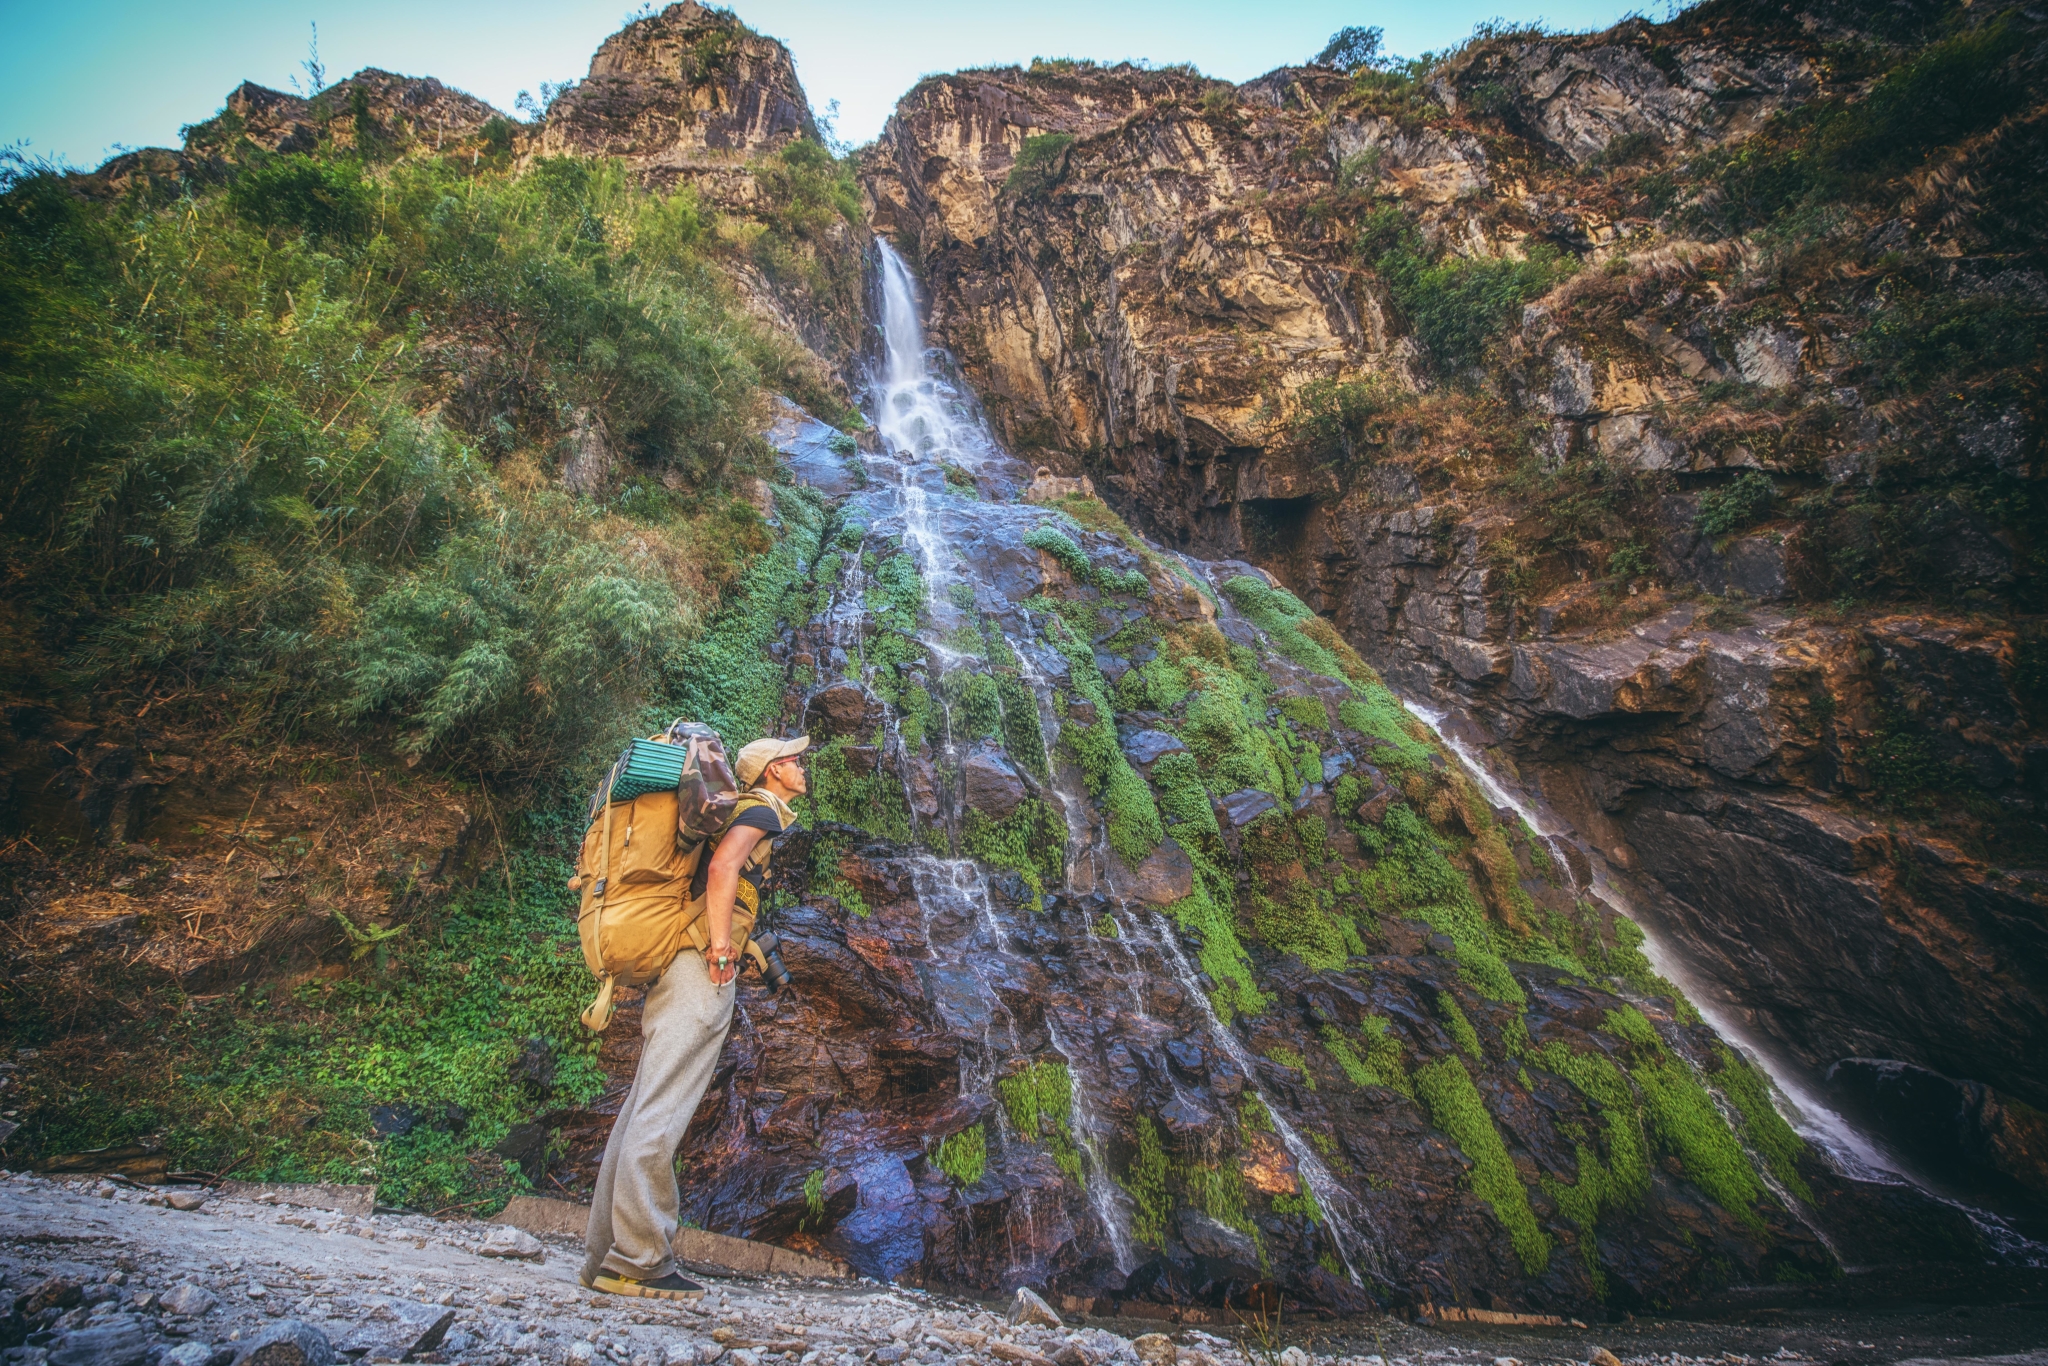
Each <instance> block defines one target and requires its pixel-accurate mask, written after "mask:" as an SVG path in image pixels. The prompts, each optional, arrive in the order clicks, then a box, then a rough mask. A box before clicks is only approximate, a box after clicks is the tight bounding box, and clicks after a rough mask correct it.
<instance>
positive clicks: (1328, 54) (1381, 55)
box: [1312, 24, 1392, 76]
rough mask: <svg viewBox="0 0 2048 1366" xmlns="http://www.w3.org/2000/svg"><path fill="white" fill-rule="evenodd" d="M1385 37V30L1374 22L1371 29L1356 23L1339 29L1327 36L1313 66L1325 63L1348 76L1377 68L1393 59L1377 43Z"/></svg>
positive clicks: (1333, 69)
mask: <svg viewBox="0 0 2048 1366" xmlns="http://www.w3.org/2000/svg"><path fill="white" fill-rule="evenodd" d="M1385 37H1386V30H1385V29H1382V28H1381V27H1380V26H1379V25H1377V24H1375V25H1373V26H1372V27H1370V28H1363V27H1360V26H1358V25H1356V24H1353V25H1349V26H1347V27H1345V28H1340V29H1338V30H1337V31H1336V32H1335V33H1333V34H1331V35H1330V41H1329V42H1327V43H1325V44H1324V45H1323V50H1322V51H1321V52H1318V53H1317V54H1316V55H1315V59H1314V61H1313V63H1312V65H1315V66H1326V67H1329V68H1330V69H1331V70H1332V71H1341V72H1343V73H1344V74H1346V75H1347V76H1348V75H1350V74H1351V73H1352V72H1354V71H1359V70H1373V71H1376V70H1379V69H1381V68H1383V67H1385V66H1387V65H1388V64H1389V63H1390V62H1391V61H1392V58H1390V57H1388V56H1387V54H1386V52H1385V51H1384V50H1383V49H1382V48H1381V46H1380V43H1381V40H1382V39H1384V38H1385Z"/></svg>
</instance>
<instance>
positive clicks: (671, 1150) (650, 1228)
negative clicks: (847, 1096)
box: [583, 949, 738, 1285]
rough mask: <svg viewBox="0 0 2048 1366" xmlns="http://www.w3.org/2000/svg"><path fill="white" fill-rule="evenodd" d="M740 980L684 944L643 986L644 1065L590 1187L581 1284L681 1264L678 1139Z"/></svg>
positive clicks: (653, 1273)
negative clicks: (714, 977)
mask: <svg viewBox="0 0 2048 1366" xmlns="http://www.w3.org/2000/svg"><path fill="white" fill-rule="evenodd" d="M737 992H738V987H737V985H736V984H735V983H733V982H728V983H726V985H724V986H722V987H717V986H713V985H712V984H711V974H710V972H709V971H708V970H707V969H706V968H705V966H704V958H703V955H702V954H699V953H698V952H697V951H696V950H695V949H684V950H683V951H682V952H681V953H679V954H677V955H676V960H675V961H674V962H673V963H670V964H669V965H668V971H667V972H664V973H663V974H662V975H661V980H660V981H659V982H656V983H655V984H654V986H653V988H652V989H651V990H650V991H648V993H647V1002H646V1005H645V1006H644V1007H643V1008H642V1011H641V1015H640V1039H641V1044H640V1066H639V1068H638V1070H636V1071H635V1072H634V1073H633V1089H632V1090H630V1091H628V1092H626V1099H625V1103H624V1104H622V1105H620V1106H619V1117H618V1119H617V1120H615V1121H614V1122H613V1123H612V1136H611V1138H610V1140H609V1141H607V1142H606V1144H605V1145H604V1162H603V1164H602V1165H601V1166H599V1167H598V1169H597V1187H596V1189H595V1190H593V1191H591V1193H590V1227H589V1230H588V1231H587V1232H586V1233H585V1234H584V1240H583V1241H584V1246H585V1248H586V1249H587V1252H588V1255H587V1256H586V1257H585V1258H584V1262H583V1284H585V1285H589V1284H590V1283H591V1282H592V1281H593V1280H595V1279H596V1278H597V1274H598V1273H599V1272H600V1271H611V1272H614V1273H616V1274H618V1275H621V1276H630V1277H631V1278H633V1279H634V1280H636V1281H647V1280H654V1279H656V1278H657V1277H660V1276H665V1275H667V1274H668V1273H669V1272H671V1271H673V1270H675V1256H674V1253H673V1252H672V1251H671V1250H670V1244H671V1243H672V1242H673V1241H674V1239H675V1236H676V1224H677V1222H678V1220H679V1219H680V1217H681V1196H680V1195H679V1193H678V1192H677V1190H676V1149H677V1148H679V1147H681V1146H682V1142H683V1135H684V1134H685V1133H687V1132H688V1131H689V1128H690V1119H691V1116H693V1115H695V1114H696V1113H697V1102H698V1101H700V1100H702V1099H703V1098H704V1088H705V1087H706V1086H708V1085H710V1084H711V1075H712V1073H713V1072H715V1071H716V1070H717V1069H718V1055H719V1053H720V1052H722V1051H723V1050H724V1048H725V1036H726V1033H727V1032H728V1031H729V1030H731V1028H732V1007H733V1000H734V998H735V996H736V995H737Z"/></svg>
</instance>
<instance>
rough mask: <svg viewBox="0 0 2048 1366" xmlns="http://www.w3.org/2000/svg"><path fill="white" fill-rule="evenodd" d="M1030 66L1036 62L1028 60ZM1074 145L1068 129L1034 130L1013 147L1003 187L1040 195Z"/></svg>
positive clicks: (1059, 173)
mask: <svg viewBox="0 0 2048 1366" xmlns="http://www.w3.org/2000/svg"><path fill="white" fill-rule="evenodd" d="M1032 66H1033V69H1034V70H1035V69H1036V67H1037V63H1035V62H1034V63H1033V64H1032ZM1073 145H1074V135H1073V134H1072V133H1034V134H1033V135H1032V136H1030V137H1028V138H1026V139H1024V144H1023V146H1021V147H1019V148H1018V149H1017V160H1016V162H1015V164H1013V165H1012V166H1011V167H1010V174H1009V177H1008V179H1006V180H1005V181H1004V182H1003V188H1004V189H1006V190H1008V191H1009V192H1010V193H1011V194H1013V195H1015V196H1017V198H1019V199H1043V198H1045V196H1047V195H1048V194H1051V193H1052V191H1053V187H1054V186H1056V185H1058V184H1059V183H1060V178H1061V177H1062V176H1064V175H1065V174H1066V173H1067V149H1068V148H1069V147H1071V146H1073Z"/></svg>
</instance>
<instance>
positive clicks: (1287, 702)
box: [1280, 697, 1330, 731]
mask: <svg viewBox="0 0 2048 1366" xmlns="http://www.w3.org/2000/svg"><path fill="white" fill-rule="evenodd" d="M1280 714H1281V715H1282V716H1284V717H1286V718H1287V719H1288V720H1290V721H1292V722H1293V723H1294V724H1295V725H1297V726H1300V727H1302V728H1303V729H1304V730H1312V731H1313V730H1320V731H1327V730H1329V728H1330V712H1329V709H1328V708H1327V707H1325V706H1324V705H1323V699H1322V698H1320V697H1283V698H1281V699H1280Z"/></svg>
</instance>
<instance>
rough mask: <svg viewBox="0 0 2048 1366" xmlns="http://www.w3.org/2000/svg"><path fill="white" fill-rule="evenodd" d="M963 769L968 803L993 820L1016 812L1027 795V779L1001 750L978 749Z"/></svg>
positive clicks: (964, 787) (963, 786)
mask: <svg viewBox="0 0 2048 1366" xmlns="http://www.w3.org/2000/svg"><path fill="white" fill-rule="evenodd" d="M960 771H961V783H962V788H963V792H964V795H965V797H966V800H967V804H968V805H969V806H970V807H972V808H974V809H975V810H976V811H979V812H981V813H982V814H983V815H984V816H987V817H989V818H990V819H991V820H1002V819H1003V818H1004V817H1006V816H1009V815H1011V814H1013V813H1014V812H1015V811H1016V810H1017V808H1018V807H1019V806H1021V805H1022V804H1023V802H1024V798H1025V796H1026V795H1027V794H1026V792H1025V789H1024V780H1023V779H1022V778H1020V777H1018V776H1017V770H1016V769H1015V768H1014V767H1012V766H1011V764H1010V761H1009V760H1008V759H1006V758H1004V757H1003V754H1002V752H1001V751H1000V750H996V749H991V748H987V747H983V748H978V749H976V750H975V751H974V752H973V753H971V754H969V755H968V756H967V761H966V763H964V764H962V765H961V770H960Z"/></svg>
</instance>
